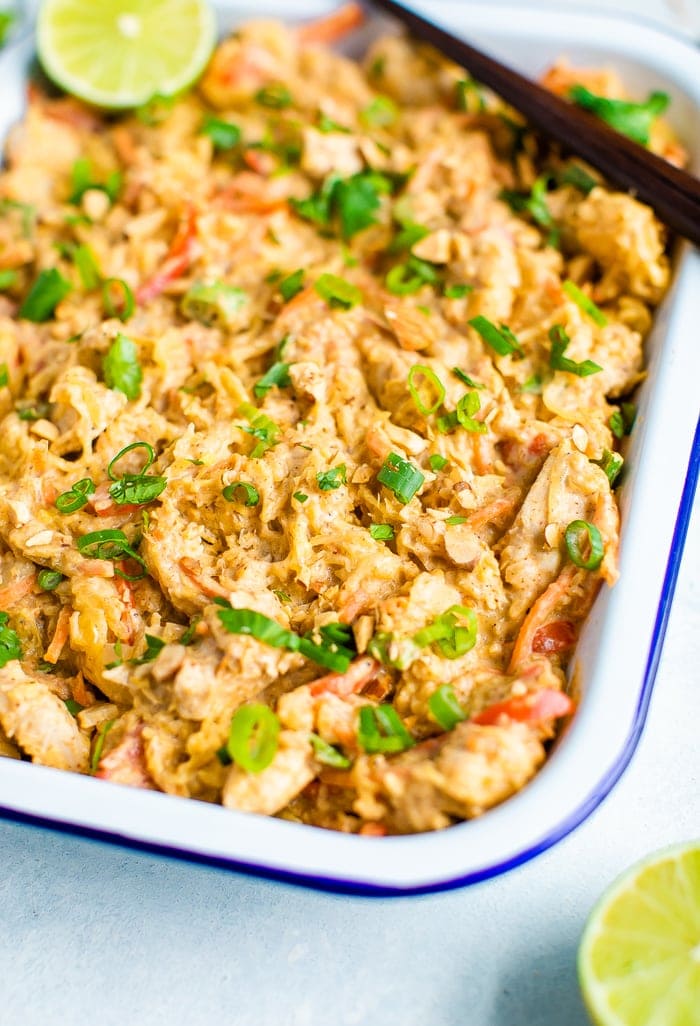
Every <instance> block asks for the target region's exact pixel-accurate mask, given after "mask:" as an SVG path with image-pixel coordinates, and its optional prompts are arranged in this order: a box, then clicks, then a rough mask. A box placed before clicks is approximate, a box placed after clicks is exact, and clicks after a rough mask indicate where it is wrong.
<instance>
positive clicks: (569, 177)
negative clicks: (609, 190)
mask: <svg viewBox="0 0 700 1026" xmlns="http://www.w3.org/2000/svg"><path fill="white" fill-rule="evenodd" d="M558 179H559V182H560V183H561V184H562V185H573V187H574V188H575V189H578V190H579V192H582V193H583V194H584V196H587V195H588V194H589V192H591V190H593V189H595V187H596V185H597V184H598V182H597V181H596V179H595V178H593V176H592V175H589V174H588V172H587V171H584V169H583V168H582V167H581V165H580V164H569V165H568V167H566V168H564V170H563V171H562V172H561V174H559V175H558Z"/></svg>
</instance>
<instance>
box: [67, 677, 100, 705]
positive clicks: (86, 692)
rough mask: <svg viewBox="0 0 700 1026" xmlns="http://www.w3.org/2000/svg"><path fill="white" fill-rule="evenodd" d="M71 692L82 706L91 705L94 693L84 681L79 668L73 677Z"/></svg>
mask: <svg viewBox="0 0 700 1026" xmlns="http://www.w3.org/2000/svg"><path fill="white" fill-rule="evenodd" d="M71 692H72V695H73V698H74V699H75V701H76V702H79V703H80V705H82V706H86V707H87V706H88V705H92V704H93V703H94V701H95V695H94V694H93V692H92V691H91V690H90V688H89V687H88V686H87V684H86V683H85V678H84V677H83V674H82V672H81V671H80V670H79V671H78V673H77V675H76V676H75V677H74V678H73V682H72V684H71Z"/></svg>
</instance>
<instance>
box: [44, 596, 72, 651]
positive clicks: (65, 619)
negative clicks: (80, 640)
mask: <svg viewBox="0 0 700 1026" xmlns="http://www.w3.org/2000/svg"><path fill="white" fill-rule="evenodd" d="M71 613H72V610H71V608H70V606H63V607H62V609H61V612H60V613H59V614H58V620H57V621H56V630H55V631H54V633H53V638H52V639H51V644H50V645H49V647H48V648H47V649H46V651H45V652H44V659H45V660H46V662H47V663H57V662H58V660H59V657H60V655H61V652H62V651H63V646H64V645H65V643H66V642H67V641H68V634H69V632H70V618H71Z"/></svg>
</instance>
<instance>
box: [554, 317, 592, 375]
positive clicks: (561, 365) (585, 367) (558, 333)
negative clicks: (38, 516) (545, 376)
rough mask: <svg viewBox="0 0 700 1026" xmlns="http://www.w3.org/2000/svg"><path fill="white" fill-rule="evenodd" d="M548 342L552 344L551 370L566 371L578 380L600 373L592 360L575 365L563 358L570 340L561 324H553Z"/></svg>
mask: <svg viewBox="0 0 700 1026" xmlns="http://www.w3.org/2000/svg"><path fill="white" fill-rule="evenodd" d="M549 340H550V342H551V343H552V348H551V350H550V353H549V366H550V367H551V368H552V369H553V370H559V371H566V372H567V373H569V374H575V375H576V377H578V378H587V377H588V376H589V375H590V374H598V373H599V371H602V369H603V368H602V367H601V366H600V364H598V363H594V362H593V360H583V361H582V362H581V363H577V362H576V361H575V360H570V359H569V358H568V357H566V356H564V353H565V352H566V350H567V348H568V346H569V343H570V342H571V339H570V338H569V336H568V335H567V334H566V331H565V330H564V328H563V327H562V326H561V324H555V325H554V326H553V327H552V328H550V329H549Z"/></svg>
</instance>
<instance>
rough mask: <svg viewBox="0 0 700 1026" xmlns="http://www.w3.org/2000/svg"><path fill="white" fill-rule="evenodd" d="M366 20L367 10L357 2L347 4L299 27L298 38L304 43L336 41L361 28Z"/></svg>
mask: <svg viewBox="0 0 700 1026" xmlns="http://www.w3.org/2000/svg"><path fill="white" fill-rule="evenodd" d="M364 21H365V12H364V11H363V10H362V7H361V6H360V5H359V4H357V3H349V4H345V5H344V6H343V7H339V8H338V10H337V11H333V13H332V14H328V15H326V16H325V17H323V18H318V19H316V20H315V21H310V22H309V23H308V24H306V25H302V26H301V27H300V28H299V29H297V38H298V40H299V42H300V43H302V45H308V44H309V43H312V44H321V43H322V44H326V45H328V44H330V43H335V42H337V41H338V40H339V39H342V38H343V36H347V35H348V34H349V33H350V32H353V31H354V30H355V29H358V28H360V26H361V25H363V24H364Z"/></svg>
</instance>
